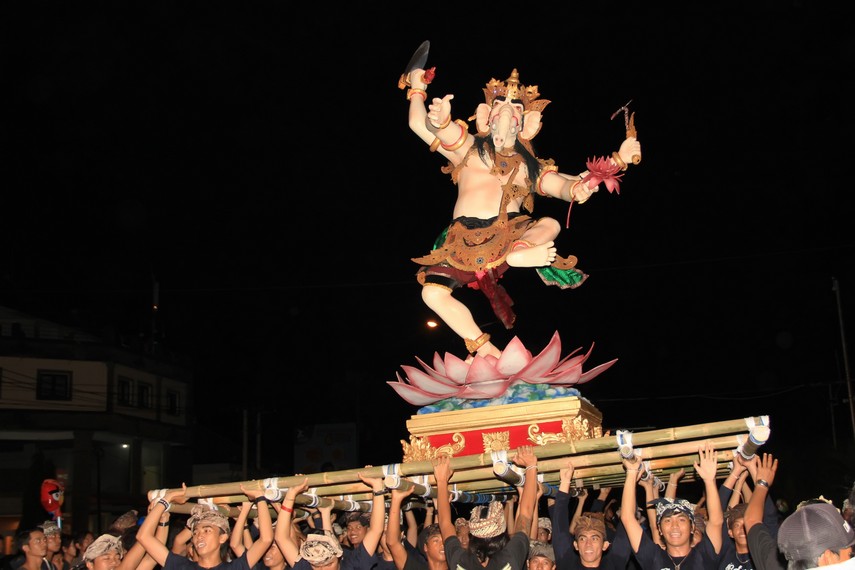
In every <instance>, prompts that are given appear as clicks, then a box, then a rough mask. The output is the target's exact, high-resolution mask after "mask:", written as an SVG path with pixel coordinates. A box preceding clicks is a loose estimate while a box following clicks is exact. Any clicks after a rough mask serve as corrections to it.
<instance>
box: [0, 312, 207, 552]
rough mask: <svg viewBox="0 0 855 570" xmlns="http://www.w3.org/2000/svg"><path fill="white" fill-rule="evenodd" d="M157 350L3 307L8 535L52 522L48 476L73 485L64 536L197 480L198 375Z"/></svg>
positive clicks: (0, 423)
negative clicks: (46, 500)
mask: <svg viewBox="0 0 855 570" xmlns="http://www.w3.org/2000/svg"><path fill="white" fill-rule="evenodd" d="M155 352H156V351H152V350H151V349H150V345H149V347H148V348H146V347H140V348H135V347H130V346H122V345H121V344H120V343H111V342H108V341H105V340H104V339H101V338H99V337H98V336H96V335H92V334H89V333H87V332H85V331H81V330H77V329H74V328H71V327H65V326H63V325H60V324H57V323H53V322H50V321H46V320H43V319H38V318H35V317H32V316H29V315H26V314H23V313H20V312H17V311H15V310H13V309H9V308H5V307H0V531H2V533H3V535H4V536H6V537H9V536H10V535H14V532H15V530H16V529H17V528H18V526H19V525H22V526H29V525H32V524H38V523H40V522H42V521H44V520H45V519H46V518H48V517H47V516H46V511H45V510H44V508H43V507H42V506H41V503H40V498H39V492H40V487H41V483H42V481H43V480H44V479H57V480H58V481H60V482H61V483H62V484H63V485H64V488H65V494H64V502H63V506H62V510H61V523H62V527H63V530H66V531H68V532H74V531H75V530H77V529H83V528H85V529H89V530H92V531H93V532H96V533H97V532H100V531H102V530H103V529H106V527H107V526H108V525H109V523H110V522H111V521H113V520H114V519H115V518H116V517H117V516H118V515H121V514H123V513H125V512H127V511H128V510H129V509H131V508H136V509H139V510H140V513H141V515H144V514H145V505H146V504H147V500H146V491H147V490H150V489H160V488H164V487H166V486H167V485H166V484H165V482H167V481H168V482H171V483H174V482H175V481H186V480H190V478H191V476H192V468H193V459H192V453H191V451H192V447H191V445H192V438H193V425H194V422H193V414H192V407H191V406H190V405H189V404H190V403H191V402H192V380H193V378H192V374H191V372H190V371H189V366H187V365H186V364H182V363H179V362H177V361H176V359H175V358H168V357H167V356H166V355H163V354H156V353H155ZM7 543H8V540H7Z"/></svg>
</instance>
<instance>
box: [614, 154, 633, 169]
mask: <svg viewBox="0 0 855 570" xmlns="http://www.w3.org/2000/svg"><path fill="white" fill-rule="evenodd" d="M612 160H614V161H615V164H617V165H618V166H620V169H621V170H626V169H627V168H629V166H627V164H626V163H625V162H624V161H623V159H622V158H621V157H620V155H619V154H618V153H617V151H615V152H613V153H612Z"/></svg>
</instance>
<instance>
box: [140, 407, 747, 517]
mask: <svg viewBox="0 0 855 570" xmlns="http://www.w3.org/2000/svg"><path fill="white" fill-rule="evenodd" d="M763 421H764V420H763V419H762V418H760V417H753V418H741V419H734V420H725V421H720V422H710V423H705V424H697V425H692V426H684V427H676V428H665V429H658V430H651V431H648V432H637V433H634V434H633V437H632V439H633V445H634V446H635V447H636V448H641V450H642V459H648V458H652V457H654V456H661V455H663V454H666V453H670V454H679V453H681V451H678V450H684V449H685V448H686V446H694V449H695V450H697V446H698V443H697V442H696V443H694V444H693V443H692V442H690V441H685V440H692V439H700V438H711V437H713V436H725V435H726V434H737V433H739V434H743V435H744V434H745V433H747V432H748V430H749V423H751V422H753V424H756V423H762V422H763ZM753 424H752V425H753ZM725 441H729V440H727V438H725ZM669 443H670V445H671V447H668V445H660V444H669ZM722 443H724V442H723V441H722ZM728 445H729V444H728ZM618 447H619V444H618V442H617V441H616V439H615V437H614V436H604V437H599V438H591V439H583V440H578V441H569V442H556V443H550V444H546V445H542V446H535V447H534V453H535V455H536V456H537V457H538V458H539V459H543V460H545V461H544V464H545V465H544V470H552V469H554V470H557V469H560V462H561V461H562V460H563V459H564V458H566V457H568V456H570V457H573V459H574V465H575V464H576V462H577V461H578V462H579V466H580V467H581V466H589V465H596V464H599V465H603V464H610V463H614V462H616V460H615V458H617V461H619V458H620V453H619V452H618ZM734 447H735V446H734ZM654 450H655V451H654ZM602 452H607V453H602ZM510 455H511V456H512V455H513V453H511V454H510ZM600 455H602V456H600ZM556 458H561V459H559V460H558V461H557V462H554V461H553V462H552V463H550V461H549V460H555V459H556ZM511 459H512V457H511ZM556 463H557V464H556ZM492 465H493V458H492V454H491V453H482V454H480V455H467V456H461V457H452V458H451V467H452V469H454V470H455V472H459V473H464V472H466V471H468V470H474V469H477V468H487V469H486V470H485V471H486V472H487V473H492ZM390 470H393V471H396V472H397V474H398V475H400V476H414V475H430V474H432V473H433V464H432V463H431V461H430V460H423V461H414V462H409V463H399V464H391V465H388V466H381V467H364V468H361V469H347V470H342V471H330V472H324V473H316V474H310V475H292V476H288V477H275V478H269V479H264V480H261V479H257V480H249V481H238V482H231V483H217V484H212V485H195V486H189V487H187V488H186V497H187V498H188V499H193V498H209V497H219V496H224V495H241V494H242V490H241V486H243V487H244V488H247V489H256V490H266V489H271V488H278V489H287V488H289V487H292V486H294V485H300V484H302V483H303V481H304V480H306V481H307V482H308V484H309V486H310V487H316V488H319V489H320V488H323V487H324V486H334V485H344V486H345V488H347V489H349V490H353V491H355V490H357V489H359V490H360V491H365V492H369V491H370V490H369V489H368V486H367V485H365V484H364V483H362V482H361V480H360V479H359V475H360V474H362V475H364V476H366V477H381V478H385V477H386V476H387V475H388V473H389V471H390ZM487 473H482V472H477V473H472V474H471V476H473V477H476V478H478V480H483V479H489V478H490V477H493V478H494V476H492V475H487ZM455 476H457V473H455ZM460 477H461V478H462V477H463V475H460ZM177 490H180V489H177ZM166 491H167V490H161V491H157V490H153V491H149V499H152V500H153V499H155V498H157V497H158V496H162V493H164V492H166ZM324 492H325V491H324ZM340 494H348V493H340Z"/></svg>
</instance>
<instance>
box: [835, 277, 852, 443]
mask: <svg viewBox="0 0 855 570" xmlns="http://www.w3.org/2000/svg"><path fill="white" fill-rule="evenodd" d="M831 290H832V291H834V294H835V296H836V297H837V321H838V322H839V323H840V344H841V346H842V347H843V374H845V375H846V391H847V394H848V396H849V419H850V420H851V422H852V437H853V439H855V398H853V395H852V375H851V374H850V373H849V357H848V356H847V354H846V332H845V330H844V328H843V308H842V307H841V303H840V284H839V283H838V282H837V278H836V277H832V278H831Z"/></svg>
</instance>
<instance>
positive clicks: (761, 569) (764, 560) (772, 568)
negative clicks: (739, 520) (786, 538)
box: [748, 524, 787, 570]
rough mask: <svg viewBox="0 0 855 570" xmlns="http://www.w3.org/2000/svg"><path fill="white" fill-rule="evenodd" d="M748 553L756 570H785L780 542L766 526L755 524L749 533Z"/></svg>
mask: <svg viewBox="0 0 855 570" xmlns="http://www.w3.org/2000/svg"><path fill="white" fill-rule="evenodd" d="M748 551H749V552H750V553H751V559H752V560H753V561H754V568H756V570H784V568H786V567H787V565H786V563H785V562H784V557H783V556H782V555H781V553H780V552H779V551H778V541H777V540H775V538H774V537H773V536H772V533H771V532H769V529H768V527H766V525H765V524H755V525H754V526H752V527H751V529H750V530H749V531H748Z"/></svg>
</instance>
